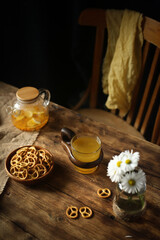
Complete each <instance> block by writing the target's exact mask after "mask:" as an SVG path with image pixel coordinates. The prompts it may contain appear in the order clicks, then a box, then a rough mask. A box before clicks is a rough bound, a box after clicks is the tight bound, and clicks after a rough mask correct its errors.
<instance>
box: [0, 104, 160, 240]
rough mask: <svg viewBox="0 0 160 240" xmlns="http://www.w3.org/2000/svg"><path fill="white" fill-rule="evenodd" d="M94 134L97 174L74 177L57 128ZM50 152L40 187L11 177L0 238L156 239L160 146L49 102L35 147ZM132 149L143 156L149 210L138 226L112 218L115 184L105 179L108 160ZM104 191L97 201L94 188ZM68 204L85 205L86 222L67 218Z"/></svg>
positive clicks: (2, 200)
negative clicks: (98, 150)
mask: <svg viewBox="0 0 160 240" xmlns="http://www.w3.org/2000/svg"><path fill="white" fill-rule="evenodd" d="M63 127H68V128H71V129H72V130H73V131H74V132H76V133H81V132H83V133H84V132H86V133H87V132H92V133H95V134H97V135H98V136H99V137H100V139H101V141H102V147H103V151H104V158H103V161H102V163H101V164H100V167H99V168H98V170H97V171H96V172H95V173H93V174H90V175H82V174H79V173H77V172H76V171H75V170H74V168H73V165H72V164H71V162H70V161H69V160H68V156H67V154H66V152H65V151H64V149H63V147H62V145H61V143H60V141H61V138H60V130H61V128H63ZM34 144H35V145H39V146H42V147H45V148H46V149H48V150H50V151H51V152H52V153H53V155H54V161H55V167H54V171H53V173H52V174H51V175H50V177H49V178H48V179H46V180H44V181H43V182H42V183H41V184H38V185H35V186H24V185H22V184H20V183H17V182H15V181H13V180H11V179H9V181H8V183H7V185H6V187H5V190H4V192H3V193H2V195H1V196H0V239H5V240H10V239H13V240H15V239H16V240H19V239H20V240H22V239H43V240H48V239H49V240H50V239H51V240H54V239H55V240H59V239H63V240H68V239H73V240H76V239H83V240H85V239H86V240H102V239H103V240H114V239H145V240H146V239H153V240H156V239H160V220H159V219H160V218H159V216H160V147H159V146H157V145H154V144H152V143H149V142H147V141H145V140H142V139H138V138H136V137H133V136H129V135H126V134H125V133H122V132H117V131H116V130H115V129H113V128H111V127H108V126H106V125H103V124H100V123H98V122H94V121H92V120H90V119H88V118H85V117H83V116H81V115H80V114H78V113H76V112H74V111H71V110H69V109H66V108H64V107H62V106H59V105H57V104H54V103H51V104H50V119H49V122H48V124H47V125H46V126H45V127H44V128H43V129H41V130H40V134H39V137H38V138H37V140H36V141H35V143H34ZM127 149H129V150H130V149H133V150H134V151H139V152H140V155H141V160H140V166H141V167H142V169H143V170H144V172H145V173H146V175H147V191H146V199H147V210H146V213H145V215H144V216H143V217H142V218H141V219H140V220H138V221H136V222H124V221H122V220H118V219H116V218H115V216H114V213H113V210H112V202H113V197H114V195H115V184H114V183H112V182H111V181H110V179H109V178H108V177H107V176H106V169H107V164H108V162H109V160H110V159H111V158H112V156H113V155H115V154H119V153H120V152H121V151H124V150H127ZM101 187H102V188H104V187H108V188H110V189H111V191H112V195H111V197H110V198H108V199H101V198H99V197H98V195H97V193H96V192H97V189H98V188H101ZM70 205H74V206H77V207H78V208H80V207H82V206H89V207H90V208H92V210H93V213H94V214H93V217H92V218H90V219H83V218H82V217H79V218H78V219H74V220H72V219H69V218H67V216H66V214H65V211H66V208H67V207H68V206H70Z"/></svg>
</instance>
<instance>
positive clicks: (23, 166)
mask: <svg viewBox="0 0 160 240" xmlns="http://www.w3.org/2000/svg"><path fill="white" fill-rule="evenodd" d="M52 165H53V160H52V156H51V155H50V154H49V153H48V152H46V151H45V150H43V149H36V147H35V146H31V147H22V148H20V149H18V150H17V151H16V154H15V155H14V156H13V157H12V158H11V160H10V173H11V174H12V175H13V176H15V177H17V178H18V179H20V180H26V179H30V180H34V179H37V178H39V177H41V176H43V175H45V174H46V173H47V172H48V171H49V170H50V168H51V166H52Z"/></svg>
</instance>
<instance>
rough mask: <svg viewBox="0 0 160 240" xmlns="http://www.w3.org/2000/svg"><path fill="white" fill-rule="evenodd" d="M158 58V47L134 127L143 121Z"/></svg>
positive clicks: (137, 127) (137, 126)
mask: <svg viewBox="0 0 160 240" xmlns="http://www.w3.org/2000/svg"><path fill="white" fill-rule="evenodd" d="M158 58H159V49H158V48H156V51H155V54H154V58H153V62H152V65H151V70H150V72H149V76H148V79H147V83H146V86H145V91H144V93H143V98H142V101H141V104H140V108H139V110H138V114H137V117H136V120H135V123H134V127H135V128H136V129H139V127H140V124H141V121H142V117H143V113H144V109H145V105H146V102H147V97H148V96H149V91H150V88H151V84H152V79H153V76H154V72H155V69H156V66H157V62H158Z"/></svg>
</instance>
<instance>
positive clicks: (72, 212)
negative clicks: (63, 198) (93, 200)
mask: <svg viewBox="0 0 160 240" xmlns="http://www.w3.org/2000/svg"><path fill="white" fill-rule="evenodd" d="M66 215H67V217H69V218H77V217H78V208H77V207H75V206H70V207H68V208H67V210H66Z"/></svg>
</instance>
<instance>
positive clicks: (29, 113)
mask: <svg viewBox="0 0 160 240" xmlns="http://www.w3.org/2000/svg"><path fill="white" fill-rule="evenodd" d="M24 116H25V117H27V118H31V117H32V116H33V113H32V112H31V111H25V112H24Z"/></svg>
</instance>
